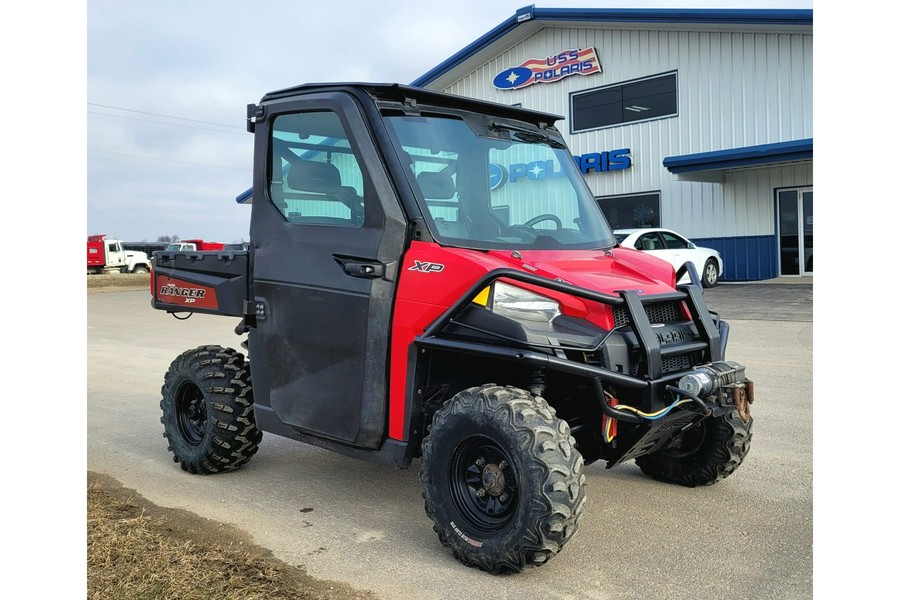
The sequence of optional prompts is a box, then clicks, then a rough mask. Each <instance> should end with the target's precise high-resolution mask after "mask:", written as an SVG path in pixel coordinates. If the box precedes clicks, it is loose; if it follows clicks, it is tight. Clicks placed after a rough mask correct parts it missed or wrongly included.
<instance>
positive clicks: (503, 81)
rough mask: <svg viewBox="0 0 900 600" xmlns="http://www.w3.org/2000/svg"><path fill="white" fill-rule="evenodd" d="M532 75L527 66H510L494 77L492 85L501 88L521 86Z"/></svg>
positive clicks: (507, 88)
mask: <svg viewBox="0 0 900 600" xmlns="http://www.w3.org/2000/svg"><path fill="white" fill-rule="evenodd" d="M532 76H533V73H532V72H531V69H529V68H528V67H511V68H509V69H506V70H505V71H503V72H501V73H498V74H497V76H496V77H494V87H495V88H498V89H501V90H511V89H513V88H517V87H522V85H523V84H524V83H525V82H526V81H528V80H529V79H531V78H532Z"/></svg>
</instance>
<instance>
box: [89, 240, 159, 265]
mask: <svg viewBox="0 0 900 600" xmlns="http://www.w3.org/2000/svg"><path fill="white" fill-rule="evenodd" d="M87 272H88V275H99V274H102V273H149V272H150V258H149V257H148V256H147V254H146V253H145V252H139V251H136V250H125V248H124V247H123V245H122V240H113V239H108V238H107V237H106V234H104V233H101V234H99V235H89V236H88V239H87Z"/></svg>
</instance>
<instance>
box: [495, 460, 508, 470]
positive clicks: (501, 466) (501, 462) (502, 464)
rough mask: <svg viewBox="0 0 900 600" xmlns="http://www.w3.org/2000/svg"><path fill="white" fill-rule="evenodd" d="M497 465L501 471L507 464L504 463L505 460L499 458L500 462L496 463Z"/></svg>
mask: <svg viewBox="0 0 900 600" xmlns="http://www.w3.org/2000/svg"><path fill="white" fill-rule="evenodd" d="M497 466H498V467H500V470H501V471H502V470H503V469H505V468H506V467H508V466H509V465H508V464H506V461H505V460H501V461H500V464H499V465H497Z"/></svg>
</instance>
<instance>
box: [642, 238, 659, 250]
mask: <svg viewBox="0 0 900 600" xmlns="http://www.w3.org/2000/svg"><path fill="white" fill-rule="evenodd" d="M641 249H642V250H656V249H657V248H656V240H654V239H653V238H652V237H645V238H644V239H642V240H641Z"/></svg>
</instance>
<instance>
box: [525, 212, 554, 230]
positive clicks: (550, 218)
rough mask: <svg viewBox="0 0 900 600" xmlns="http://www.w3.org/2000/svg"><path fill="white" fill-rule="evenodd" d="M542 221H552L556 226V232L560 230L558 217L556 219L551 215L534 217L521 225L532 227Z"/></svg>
mask: <svg viewBox="0 0 900 600" xmlns="http://www.w3.org/2000/svg"><path fill="white" fill-rule="evenodd" d="M544 221H553V222H554V223H555V224H556V229H557V231H558V230H560V229H562V226H563V225H562V221H560V220H559V217H557V216H556V215H551V214H543V215H538V216H536V217H533V218H531V219H528V220H527V221H525V222H524V223H522V225H524V226H526V227H534V226H535V225H537V224H538V223H542V222H544Z"/></svg>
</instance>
